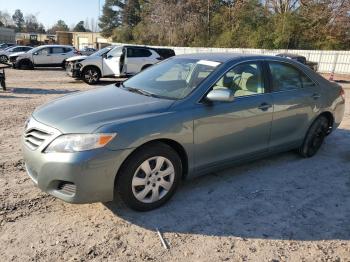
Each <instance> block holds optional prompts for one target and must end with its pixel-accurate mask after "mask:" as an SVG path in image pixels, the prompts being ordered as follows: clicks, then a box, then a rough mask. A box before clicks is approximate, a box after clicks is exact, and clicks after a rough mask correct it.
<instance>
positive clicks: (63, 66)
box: [61, 60, 67, 70]
mask: <svg viewBox="0 0 350 262" xmlns="http://www.w3.org/2000/svg"><path fill="white" fill-rule="evenodd" d="M61 67H62V68H63V69H64V70H65V69H66V68H67V62H66V60H64V61H63V62H62V65H61Z"/></svg>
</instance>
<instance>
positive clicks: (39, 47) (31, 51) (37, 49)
mask: <svg viewBox="0 0 350 262" xmlns="http://www.w3.org/2000/svg"><path fill="white" fill-rule="evenodd" d="M41 48H42V46H38V47H35V48H33V49H31V50H29V51H28V52H27V53H35V52H37V51H39V50H40V49H41Z"/></svg>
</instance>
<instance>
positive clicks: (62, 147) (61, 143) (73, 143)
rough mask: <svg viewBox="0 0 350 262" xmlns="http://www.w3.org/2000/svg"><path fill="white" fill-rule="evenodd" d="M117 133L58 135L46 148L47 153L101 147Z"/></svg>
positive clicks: (70, 151)
mask: <svg viewBox="0 0 350 262" xmlns="http://www.w3.org/2000/svg"><path fill="white" fill-rule="evenodd" d="M115 136H116V134H114V133H113V134H71V135H62V136H59V137H57V138H56V139H55V140H54V141H52V142H51V144H50V145H49V146H48V147H47V148H46V150H45V153H53V152H55V153H73V152H80V151H86V150H91V149H95V148H101V147H104V146H105V145H107V144H108V143H109V142H110V141H111V140H112V139H113V138H114V137H115Z"/></svg>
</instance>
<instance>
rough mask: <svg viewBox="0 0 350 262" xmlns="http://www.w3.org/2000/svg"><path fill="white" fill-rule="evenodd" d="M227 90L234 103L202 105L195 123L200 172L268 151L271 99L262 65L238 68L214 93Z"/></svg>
mask: <svg viewBox="0 0 350 262" xmlns="http://www.w3.org/2000/svg"><path fill="white" fill-rule="evenodd" d="M216 88H228V89H231V90H232V91H233V92H234V94H235V99H234V100H233V101H232V102H211V103H208V102H203V103H200V104H198V105H197V107H196V109H195V113H194V116H195V119H194V143H195V162H196V167H197V169H198V170H199V171H200V169H202V168H207V167H208V166H215V165H220V164H223V163H227V162H229V161H232V160H234V159H239V158H243V157H250V156H253V155H255V154H257V153H262V152H264V151H267V150H268V146H269V137H270V129H271V122H272V112H273V110H272V98H271V94H270V93H268V92H267V90H266V89H265V85H264V74H263V70H262V63H261V62H248V63H243V64H239V65H237V66H235V67H233V68H232V69H231V70H230V71H229V72H227V73H226V74H225V75H224V76H223V77H222V78H221V79H220V80H219V81H218V82H217V83H216V84H215V85H214V87H212V89H216Z"/></svg>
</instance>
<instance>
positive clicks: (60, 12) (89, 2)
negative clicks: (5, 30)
mask: <svg viewBox="0 0 350 262" xmlns="http://www.w3.org/2000/svg"><path fill="white" fill-rule="evenodd" d="M99 2H100V4H101V9H102V5H103V3H104V0H0V11H7V12H9V14H10V15H11V16H12V15H13V13H14V11H15V10H16V9H21V11H22V12H23V14H24V15H26V14H29V13H31V14H34V15H35V16H36V17H37V19H38V21H39V22H41V23H43V24H44V26H45V28H48V27H51V26H52V25H54V24H55V23H56V22H57V20H59V19H62V20H63V21H65V22H66V24H67V25H68V26H69V27H70V26H71V25H73V24H76V23H78V22H79V21H81V20H82V21H85V19H86V18H89V19H91V18H94V19H95V20H97V18H98V16H99V10H98V7H99Z"/></svg>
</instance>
